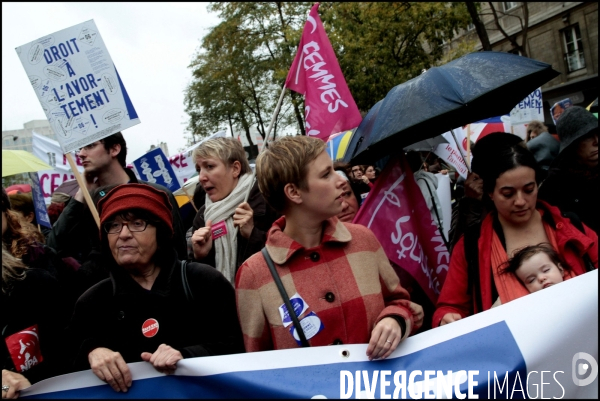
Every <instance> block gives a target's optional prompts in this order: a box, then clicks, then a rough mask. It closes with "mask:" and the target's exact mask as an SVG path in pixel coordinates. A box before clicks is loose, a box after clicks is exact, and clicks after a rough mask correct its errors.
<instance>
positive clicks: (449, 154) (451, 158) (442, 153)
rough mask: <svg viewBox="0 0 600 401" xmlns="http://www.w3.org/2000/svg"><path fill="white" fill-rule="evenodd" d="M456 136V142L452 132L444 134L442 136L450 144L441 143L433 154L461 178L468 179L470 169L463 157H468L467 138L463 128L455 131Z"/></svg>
mask: <svg viewBox="0 0 600 401" xmlns="http://www.w3.org/2000/svg"><path fill="white" fill-rule="evenodd" d="M454 135H455V136H456V140H455V139H454V137H453V136H452V134H451V133H450V132H445V133H443V134H442V136H443V137H444V139H445V140H446V141H447V142H448V143H440V144H439V145H437V146H436V147H435V148H434V149H433V153H435V154H436V155H437V156H438V157H439V158H440V159H442V160H443V161H445V162H446V163H447V164H448V165H449V166H452V167H453V168H454V170H456V171H457V172H458V174H459V175H460V176H461V177H463V178H464V179H466V178H467V174H469V168H468V167H467V164H466V163H465V159H464V157H463V155H465V156H466V154H467V136H466V134H465V132H464V130H463V129H462V127H459V128H456V129H454ZM457 142H458V143H457ZM458 146H462V149H460V150H459V149H458ZM471 158H472V157H471V155H469V161H470V160H471Z"/></svg>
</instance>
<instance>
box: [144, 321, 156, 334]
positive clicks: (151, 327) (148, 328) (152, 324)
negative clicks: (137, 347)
mask: <svg viewBox="0 0 600 401" xmlns="http://www.w3.org/2000/svg"><path fill="white" fill-rule="evenodd" d="M156 333H158V321H157V320H156V319H148V320H146V321H145V322H144V324H142V334H143V335H144V337H148V338H150V337H154V336H155V335H156Z"/></svg>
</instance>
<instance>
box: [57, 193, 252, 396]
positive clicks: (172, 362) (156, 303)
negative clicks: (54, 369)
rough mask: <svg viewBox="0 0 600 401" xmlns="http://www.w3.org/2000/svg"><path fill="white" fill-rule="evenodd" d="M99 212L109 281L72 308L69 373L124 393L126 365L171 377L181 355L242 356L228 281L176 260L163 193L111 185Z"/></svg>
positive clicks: (127, 379)
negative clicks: (88, 373)
mask: <svg viewBox="0 0 600 401" xmlns="http://www.w3.org/2000/svg"><path fill="white" fill-rule="evenodd" d="M100 195H101V196H102V195H103V194H102V193H100ZM98 209H99V212H100V224H101V230H100V236H101V244H102V253H103V256H104V257H105V259H106V263H107V266H108V267H109V270H110V278H108V279H106V280H104V281H101V282H100V283H98V284H96V285H95V286H93V287H92V288H90V289H89V290H87V291H86V292H85V293H84V294H83V295H82V296H81V298H79V300H78V301H77V304H76V306H75V312H74V314H73V317H72V320H71V324H70V326H69V328H68V333H69V338H70V339H71V340H72V344H73V347H74V348H73V353H74V354H75V355H74V356H73V360H74V367H75V369H76V370H83V369H90V368H91V369H92V371H93V372H94V373H95V374H96V376H98V377H99V378H100V379H101V380H104V381H106V382H107V383H108V384H110V386H111V387H112V388H113V389H114V390H115V391H117V392H118V391H123V392H126V391H127V390H128V388H129V387H130V386H131V384H132V377H131V373H130V370H129V368H128V366H127V363H131V362H140V361H146V362H149V363H151V364H152V365H153V366H154V368H156V369H157V370H158V371H160V372H165V373H172V372H174V371H175V369H176V368H177V362H178V361H179V360H181V359H183V358H192V357H199V356H209V355H224V354H232V353H237V352H243V351H244V348H243V342H242V335H241V330H240V327H239V323H238V320H237V315H236V306H235V294H234V290H233V287H232V286H231V284H230V283H229V282H228V281H227V280H226V279H225V277H223V275H222V274H221V273H219V272H218V271H217V270H215V269H214V268H212V267H211V266H208V265H204V264H200V263H186V262H181V261H179V260H177V254H176V251H175V248H174V246H173V242H172V236H173V222H172V214H171V204H170V203H169V198H168V197H167V194H166V193H164V192H163V191H160V190H158V189H155V188H153V187H151V186H149V185H143V184H123V185H118V186H116V187H115V188H114V189H112V190H110V191H109V192H107V193H106V194H104V196H103V198H102V199H101V200H100V201H99V202H98Z"/></svg>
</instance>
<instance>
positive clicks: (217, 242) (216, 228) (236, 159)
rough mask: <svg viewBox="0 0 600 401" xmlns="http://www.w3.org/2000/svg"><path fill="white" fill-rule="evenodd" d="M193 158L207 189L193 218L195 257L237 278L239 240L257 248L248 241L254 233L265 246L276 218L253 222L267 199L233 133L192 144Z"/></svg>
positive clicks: (203, 184) (230, 276)
mask: <svg viewBox="0 0 600 401" xmlns="http://www.w3.org/2000/svg"><path fill="white" fill-rule="evenodd" d="M194 161H195V163H196V168H197V170H198V174H199V180H198V184H199V185H202V187H203V188H204V190H205V191H206V204H205V206H204V207H203V208H201V209H200V210H199V211H198V214H197V216H196V218H195V219H194V226H193V235H192V238H191V241H192V249H193V257H194V259H195V260H197V261H202V262H204V263H207V264H214V265H215V267H216V268H217V270H218V271H219V272H221V273H222V274H223V275H224V276H225V277H226V278H227V279H228V280H229V281H230V282H231V283H232V284H234V282H235V273H236V269H237V267H238V266H239V265H240V264H241V262H243V260H239V261H238V260H237V259H238V257H239V256H238V255H239V253H238V246H239V245H240V244H239V242H240V240H242V241H244V242H245V244H244V249H243V250H245V249H246V248H252V249H253V248H254V247H253V246H250V247H249V246H248V243H249V242H250V239H251V237H252V239H253V241H254V242H257V241H258V242H259V244H258V246H260V247H262V246H263V245H264V241H265V240H266V231H267V230H268V228H269V227H270V224H271V223H272V221H270V220H271V219H270V218H269V219H267V220H269V221H267V222H266V224H263V225H264V227H260V230H257V228H255V219H256V217H257V216H256V214H259V215H263V216H264V215H265V209H266V204H265V202H264V199H263V198H262V195H261V194H260V192H259V191H258V186H257V185H256V183H255V179H254V174H253V173H252V169H251V168H250V164H249V163H248V159H247V158H246V154H245V152H244V148H243V147H242V145H241V143H240V142H239V141H237V140H235V139H233V138H216V139H211V140H209V141H206V142H204V143H203V144H202V145H200V146H199V147H198V148H196V149H195V150H194ZM255 187H256V188H255ZM251 189H252V190H251ZM249 193H250V198H248V194H249ZM247 200H248V201H247ZM250 204H252V205H253V206H252V207H251V206H250ZM272 220H273V221H274V218H273V219H272ZM238 230H239V235H238ZM263 231H264V232H263ZM239 236H241V237H242V238H240V237H239ZM260 242H262V244H260ZM258 249H259V250H260V248H258ZM211 250H214V261H213V260H212V258H211V257H210V256H211V255H212V253H211ZM209 253H211V255H209ZM248 256H249V255H248Z"/></svg>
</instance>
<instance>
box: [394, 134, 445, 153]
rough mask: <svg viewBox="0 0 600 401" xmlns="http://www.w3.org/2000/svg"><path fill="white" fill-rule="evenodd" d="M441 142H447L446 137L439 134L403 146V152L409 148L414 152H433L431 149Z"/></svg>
mask: <svg viewBox="0 0 600 401" xmlns="http://www.w3.org/2000/svg"><path fill="white" fill-rule="evenodd" d="M442 143H448V141H447V140H446V138H444V137H443V136H441V135H438V136H436V137H433V138H428V139H424V140H422V141H419V142H416V143H413V144H412V145H408V146H407V147H405V148H404V151H405V152H408V151H409V150H414V151H415V152H433V150H434V149H435V148H436V147H437V146H438V145H441V144H442Z"/></svg>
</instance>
